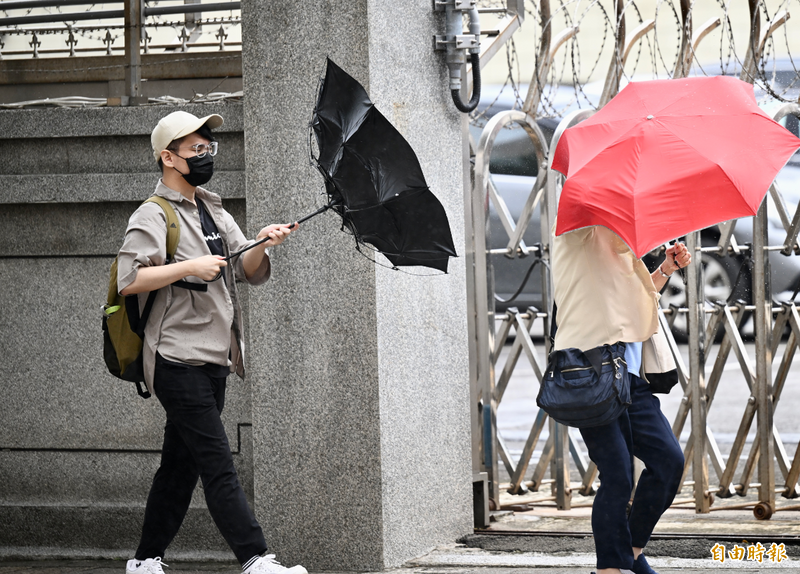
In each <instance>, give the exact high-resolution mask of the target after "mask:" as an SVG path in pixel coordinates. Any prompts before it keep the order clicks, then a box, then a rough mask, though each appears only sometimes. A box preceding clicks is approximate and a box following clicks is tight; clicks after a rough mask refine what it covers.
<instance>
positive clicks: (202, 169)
mask: <svg viewBox="0 0 800 574" xmlns="http://www.w3.org/2000/svg"><path fill="white" fill-rule="evenodd" d="M173 153H175V152H173ZM175 155H178V154H175ZM178 157H180V158H181V159H184V160H186V165H188V166H189V173H181V172H180V171H178V170H177V169H176V170H175V171H177V172H178V173H180V174H181V175H182V176H183V179H185V180H186V182H187V183H188V184H189V185H191V186H194V187H197V186H198V185H203V184H204V183H208V181H209V180H210V179H211V176H212V175H214V158H213V157H211V154H210V153H207V154H206V155H205V156H203V157H197V156H195V157H189V158H186V157H181V156H179V155H178Z"/></svg>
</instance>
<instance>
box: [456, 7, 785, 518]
mask: <svg viewBox="0 0 800 574" xmlns="http://www.w3.org/2000/svg"><path fill="white" fill-rule="evenodd" d="M760 5H761V3H760V2H758V1H756V0H751V1H750V3H749V8H750V13H751V15H753V14H755V15H758V14H759V9H760ZM615 8H616V10H617V20H616V21H617V27H618V33H617V34H616V38H617V41H616V46H615V56H616V57H615V59H614V61H612V64H611V66H610V67H609V71H608V74H607V76H606V80H605V84H604V89H603V94H602V97H601V99H600V106H602V105H603V104H605V103H607V102H608V100H610V99H611V97H613V95H614V94H616V92H617V91H618V88H619V82H620V78H621V77H622V73H623V72H622V70H623V69H624V66H625V62H626V59H627V57H628V55H629V54H630V53H631V49H632V47H633V46H635V44H636V43H637V42H639V41H641V39H642V38H643V37H644V36H645V35H646V34H647V33H648V32H649V31H650V30H652V24H648V23H647V22H644V23H643V24H642V25H640V26H639V27H638V28H637V29H636V30H634V32H633V33H632V34H630V35H629V36H627V38H626V37H625V35H624V10H625V5H623V4H622V3H617V4H616V5H615ZM681 8H682V13H683V17H684V20H683V21H684V23H685V22H687V21H688V25H685V26H684V28H683V32H684V35H683V40H682V42H681V52H680V57H679V58H677V59H676V66H675V69H674V70H673V77H681V76H685V75H687V73H688V70H689V64H690V63H691V59H692V53H693V51H694V50H695V49H696V48H697V46H698V44H699V42H701V41H702V40H703V38H705V37H706V36H707V35H708V33H709V31H710V30H712V29H713V28H714V27H715V25H714V22H713V21H712V22H709V23H707V24H706V25H704V26H703V27H701V28H700V30H699V31H697V32H696V33H695V34H692V30H691V19H690V15H691V5H690V4H689V3H688V2H687V3H683V2H682V3H681ZM539 10H540V15H541V16H542V22H546V21H547V19H546V17H545V16H547V15H548V14H549V5H548V2H547V0H542V1H541V2H540V4H539ZM787 19H788V13H778V14H776V15H775V16H774V17H773V19H772V20H771V21H768V22H767V24H768V26H766V28H765V30H764V31H763V32H762V31H761V30H760V27H759V26H757V25H754V26H752V29H751V35H750V43H749V49H748V50H747V54H746V56H745V58H744V63H743V66H742V71H741V74H740V77H741V78H742V79H744V80H748V79H750V80H751V81H752V78H753V77H755V72H754V70H755V66H756V63H757V62H758V61H759V60H760V58H761V56H762V51H763V49H764V46H765V45H766V41H767V39H768V38H769V35H770V34H772V33H774V32H775V31H776V30H777V29H779V28H780V26H782V25H784V24H785V22H786V20H787ZM753 21H754V22H755V21H756V19H755V17H754V19H753ZM716 25H719V23H718V22H717V24H716ZM619 28H622V33H620V32H619ZM577 33H578V30H577V29H576V28H575V29H572V30H567V31H565V32H564V33H562V34H561V35H559V36H558V37H556V38H555V39H551V38H550V36H549V34H548V33H546V31H545V30H543V32H542V35H541V49H540V52H539V53H540V56H542V57H539V58H537V69H536V71H535V72H534V79H533V81H532V82H531V87H530V88H529V91H528V95H527V98H526V101H525V104H524V105H523V106H522V109H521V110H508V111H502V112H499V113H497V114H495V115H494V116H493V117H492V118H491V119H490V120H489V122H488V123H487V125H486V126H485V127H484V129H483V131H482V133H481V136H480V139H479V141H477V142H471V143H472V147H473V151H474V153H475V164H474V178H473V189H472V192H471V194H470V195H469V201H468V202H467V211H468V218H467V220H468V227H469V229H468V231H469V232H471V234H472V237H473V247H474V250H473V251H471V252H470V253H468V256H469V257H470V258H471V261H470V263H471V264H472V265H471V267H472V269H473V270H474V274H473V276H472V277H471V278H470V282H469V287H470V297H471V298H472V304H473V305H474V310H475V311H474V314H473V315H472V316H471V329H472V333H473V345H474V348H473V353H472V356H473V377H472V398H473V418H472V420H473V433H472V434H473V461H474V462H473V468H474V472H475V475H476V480H478V479H479V478H480V477H483V478H485V479H486V482H487V484H488V497H489V499H490V500H491V501H492V503H494V505H495V507H497V506H499V501H500V491H501V488H502V489H505V490H507V491H508V492H510V493H512V494H519V493H522V492H524V491H526V490H527V489H531V490H534V491H535V490H539V489H540V488H541V487H542V486H543V485H544V484H550V486H551V489H552V495H551V496H544V495H543V496H542V497H541V498H540V500H542V499H544V500H547V499H550V500H555V503H556V505H557V507H558V508H559V509H569V508H570V506H571V498H572V492H573V489H576V490H577V491H578V492H580V493H581V494H583V495H590V494H592V493H593V484H594V483H595V481H596V479H597V469H596V467H595V465H594V464H593V463H591V462H590V461H589V460H588V457H587V455H586V454H585V453H584V452H583V451H582V447H581V444H580V443H579V441H578V436H579V435H578V434H577V433H576V432H575V431H574V430H573V431H572V432H570V431H569V429H568V428H567V427H564V426H563V425H560V424H556V423H554V421H551V420H549V419H548V417H547V416H546V414H545V413H544V412H543V411H541V410H539V409H535V410H534V411H533V412H531V417H530V421H529V426H528V428H529V429H530V430H529V431H527V433H526V434H527V439H526V440H525V442H524V446H523V447H522V450H521V453H520V454H519V455H518V456H515V453H514V452H512V451H511V449H509V447H508V446H507V445H506V442H505V441H504V439H503V436H502V434H501V433H499V432H498V425H497V409H498V406H499V405H500V404H501V402H502V401H503V397H504V394H505V392H506V389H507V388H508V385H509V382H510V381H511V380H512V378H513V377H514V376H515V372H517V371H518V370H519V366H520V362H525V363H527V364H526V365H525V366H526V367H529V368H530V370H531V371H532V372H533V374H534V377H535V378H536V379H537V380H541V376H542V372H543V371H544V367H545V364H546V357H547V353H548V352H549V350H550V349H549V348H548V346H549V341H548V338H547V337H541V338H539V337H535V336H533V335H532V333H533V332H536V333H548V332H549V320H550V317H549V310H550V309H551V308H552V290H551V285H550V276H549V266H548V260H549V245H550V238H551V235H550V231H551V225H552V223H553V218H554V215H555V206H556V205H557V197H558V192H559V190H560V186H561V184H562V183H563V176H561V175H560V174H558V173H557V172H553V171H552V170H550V169H548V167H549V157H550V150H552V149H554V148H555V146H556V145H557V142H558V138H559V137H560V134H561V133H563V131H564V130H565V129H566V128H567V127H569V126H570V125H574V124H576V123H578V122H580V121H582V120H583V119H585V118H587V117H589V116H590V115H591V114H592V113H593V111H591V110H579V111H576V112H573V113H571V114H569V115H567V116H566V117H564V118H563V119H562V120H561V122H560V123H559V125H558V128H557V129H556V131H555V134H554V136H553V138H552V140H551V142H550V144H549V145H548V143H547V140H546V138H545V137H544V135H543V134H542V131H541V129H540V128H539V126H538V124H537V122H536V121H535V118H534V115H533V114H534V113H535V111H536V109H537V105H538V103H539V101H540V97H541V94H542V89H543V85H542V82H541V80H542V79H543V78H545V77H547V75H548V73H549V66H550V65H551V64H552V62H553V60H554V56H555V53H556V52H557V51H558V49H559V48H560V47H562V46H563V45H564V44H565V42H566V41H567V40H568V39H569V38H570V37H572V36H574V35H575V34H577ZM598 107H599V106H598ZM787 116H795V117H800V106H798V105H797V104H793V103H787V104H785V105H783V106H782V107H781V108H780V109H779V110H778V111H777V112H776V113H775V114H774V118H775V119H776V120H781V119H783V118H785V117H787ZM511 125H516V126H520V127H521V128H522V129H524V130H525V131H526V132H527V134H528V136H529V137H530V140H531V142H532V143H533V147H534V150H535V159H534V158H531V161H536V162H537V164H538V166H539V170H538V175H537V177H536V179H535V183H534V184H533V185H532V187H531V190H530V194H529V195H528V198H527V201H526V202H525V204H524V207H523V209H522V211H521V215H520V216H519V217H518V218H517V220H516V221H515V220H514V218H513V217H512V216H511V213H510V211H509V209H508V207H507V206H506V204H505V202H504V200H503V198H502V197H501V195H500V194H499V193H498V191H497V189H496V187H495V185H494V183H493V181H492V177H491V174H490V172H489V160H490V157H491V154H492V150H493V146H494V143H495V140H496V138H497V135H498V134H499V133H500V131H501V130H502V129H503V128H504V127H506V126H511ZM768 202H771V203H772V205H773V206H774V209H776V210H777V212H778V214H779V217H780V220H781V224H782V228H783V229H782V235H781V236H780V237H775V236H773V237H768V233H767V229H768V226H767V204H768ZM490 204H491V205H493V206H494V208H495V211H496V212H497V215H498V217H499V220H500V222H501V224H502V226H503V229H504V231H505V233H506V234H507V237H508V244H507V246H506V247H505V248H504V249H500V250H494V251H493V250H490V249H487V248H486V245H487V221H488V214H489V206H490ZM535 210H539V215H540V218H539V219H540V225H541V237H542V241H541V243H540V244H537V245H535V246H529V245H526V244H525V242H524V241H523V239H522V237H523V234H524V232H525V230H526V227H527V226H528V225H529V224H531V216H532V214H533V213H534V211H535ZM737 224H738V225H740V226H741V225H745V224H749V222H745V221H739V222H738V223H737V222H736V221H733V222H727V223H725V224H722V225H720V226H719V228H720V229H719V231H720V233H719V240H718V241H717V243H716V244H714V245H703V242H702V241H701V236H700V232H697V233H694V234H691V235H690V236H688V237H687V246H688V248H689V249H690V250H691V251H692V252H693V253H694V254H695V255H694V262H693V264H692V265H691V266H690V268H689V269H687V280H686V283H687V285H686V295H687V297H686V299H687V302H686V307H683V308H677V307H674V306H673V307H670V308H668V309H662V310H660V311H659V320H660V322H661V324H662V328H663V330H664V332H665V333H666V334H667V338H668V340H669V344H670V347H671V349H672V352H673V355H674V357H675V359H676V363H677V365H678V371H679V379H680V387H676V388H675V389H673V391H672V393H681V392H682V395H683V396H682V397H681V400H680V404H679V406H678V409H677V413H676V414H675V417H674V420H673V421H672V424H673V432H674V433H675V434H676V436H678V437H681V435H682V434H684V433H685V431H688V440H686V441H685V445H684V453H685V456H686V468H685V473H684V485H685V486H687V487H691V491H692V496H691V498H690V499H685V500H678V501H676V503H677V504H682V503H683V504H685V503H692V504H693V505H694V507H695V509H696V511H697V512H703V513H705V512H709V511H710V510H711V508H712V505H713V504H714V502H715V500H716V499H717V498H730V497H732V496H734V495H740V496H744V495H747V494H748V493H751V492H753V491H754V492H755V493H756V495H757V500H756V501H749V502H747V503H742V504H739V505H731V504H727V503H726V505H725V507H726V508H731V507H744V506H747V507H751V506H752V507H754V509H753V511H754V514H755V516H756V517H757V518H761V519H766V518H769V517H770V516H771V515H772V514H773V512H775V511H778V510H797V509H800V504H798V505H793V504H791V503H788V504H787V503H783V502H782V503H781V504H780V505H778V504H777V500H776V494H780V496H781V497H782V498H784V499H792V498H796V497H797V496H798V495H800V491H798V485H797V482H798V478H800V456H798V455H799V454H800V445H798V447H797V450H796V452H794V453H792V454H791V455H790V453H788V452H787V450H786V447H785V443H784V442H783V440H782V439H781V435H780V433H779V431H778V429H777V427H776V425H775V422H774V412H775V409H776V407H777V406H778V404H779V401H780V399H781V395H782V392H783V390H784V389H785V388H786V385H787V383H789V384H791V382H792V381H790V380H789V372H790V368H791V365H792V361H793V359H794V356H795V354H796V352H797V349H798V346H800V313H798V308H797V305H796V304H795V303H794V297H792V298H791V300H790V301H782V302H776V301H773V293H772V291H771V286H770V259H769V253H770V252H774V251H780V252H781V253H782V254H783V255H784V256H786V257H796V256H798V255H800V246H798V243H797V237H798V233H799V232H800V206H798V208H797V209H796V211H795V213H793V214H792V213H789V212H788V211H787V209H786V207H785V203H784V201H783V197H782V195H781V193H780V190H779V189H778V188H777V186H776V185H775V184H773V186H772V187H771V189H770V193H769V194H768V195H767V197H766V198H765V200H764V202H763V204H762V206H761V208H760V209H759V212H758V215H757V216H756V217H754V218H753V223H752V226H753V235H752V237H753V241H752V243H751V244H748V245H738V244H737V243H736V240H735V238H734V236H733V231H734V227H735V226H736V225H737ZM497 252H502V253H503V254H506V255H507V256H510V257H513V258H518V257H519V256H530V257H535V258H538V259H539V260H540V261H541V263H542V265H541V266H540V268H541V270H542V275H541V276H542V279H541V282H542V285H541V293H542V307H543V308H542V309H538V308H534V307H529V308H527V309H524V310H519V309H516V308H510V309H509V310H508V311H507V312H506V313H504V314H495V312H494V293H493V273H492V269H491V265H490V257H489V256H490V255H491V254H494V253H497ZM704 253H716V254H720V255H723V254H733V255H735V256H737V257H743V258H744V259H745V261H746V262H748V264H749V265H750V269H751V272H750V275H751V280H752V290H751V292H752V303H745V302H741V301H732V302H718V301H708V300H707V297H706V294H705V293H704V290H703V285H704V282H703V277H702V275H703V265H702V255H703V254H704ZM525 264H526V265H527V263H525ZM743 264H744V263H743ZM799 286H800V284H799ZM795 295H796V293H795ZM749 314H752V316H753V318H754V333H755V344H754V350H749V349H748V345H746V344H745V343H744V340H743V338H742V334H741V327H742V324H743V323H744V320H745V318H746V316H747V315H749ZM681 316H683V317H685V318H686V321H687V339H688V364H687V361H685V360H684V358H683V356H682V353H681V348H680V347H679V345H678V344H677V343H676V341H675V339H674V337H673V335H672V332H671V327H672V326H673V323H674V322H675V321H676V320H677V319H678V318H679V317H681ZM512 332H513V333H514V336H513V340H512V337H511V336H510V335H511V334H512ZM786 333H788V335H786V336H785V334H786ZM784 336H785V338H784ZM781 347H782V352H781V353H780V357H778V352H779V350H780V348H781ZM731 352H733V357H735V359H736V364H737V365H738V374H737V376H738V375H741V378H742V379H743V380H744V382H745V383H746V384H747V387H748V390H749V396H748V398H747V402H746V405H745V407H744V413H743V415H742V418H741V422H740V424H739V427H738V430H737V432H736V433H735V438H734V440H733V442H732V444H731V447H730V452H729V453H728V454H727V456H725V455H723V454H722V451H721V449H720V447H719V445H718V442H717V440H716V438H715V434H714V431H713V429H712V428H711V427H710V426H709V424H708V414H709V410H710V409H711V408H712V405H713V404H714V399H715V397H716V396H717V395H718V393H719V392H720V391H721V390H722V391H723V392H724V389H722V388H721V381H722V374H723V371H724V370H725V369H726V363H728V359H729V357H731ZM546 426H547V428H548V437H547V439H546V440H543V439H542V434H543V431H544V429H545V427H546ZM753 427H754V428H755V438H754V440H752V441H751V442H748V435H749V434H750V431H751V429H753ZM697 437H699V439H698V438H697ZM537 448H538V449H540V453H541V454H540V455H539V456H538V459H537V458H535V457H534V453H535V452H536V451H537ZM709 462H710V463H711V467H712V468H713V470H714V476H715V478H716V480H715V481H714V483H713V484H712V482H711V478H710V473H709ZM500 465H502V466H503V467H504V470H505V471H506V473H507V474H508V477H509V479H508V480H507V481H506V482H502V478H501V470H500V469H501V466H500ZM548 471H549V480H548V479H546V478H545V477H546V476H547V475H548ZM737 472H738V475H737ZM571 473H572V474H573V476H574V475H575V473H577V475H578V476H579V477H580V483H579V484H576V483H575V482H574V481H573V480H571V479H570V474H571ZM501 482H502V484H501ZM720 506H721V505H719V504H718V505H717V507H720Z"/></svg>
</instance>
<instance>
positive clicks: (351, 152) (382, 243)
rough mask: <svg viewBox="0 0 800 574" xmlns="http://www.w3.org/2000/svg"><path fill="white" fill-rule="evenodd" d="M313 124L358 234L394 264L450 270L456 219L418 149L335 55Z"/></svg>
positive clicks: (329, 183)
mask: <svg viewBox="0 0 800 574" xmlns="http://www.w3.org/2000/svg"><path fill="white" fill-rule="evenodd" d="M311 126H312V128H313V130H314V135H315V136H316V141H317V147H318V154H319V155H318V157H316V158H314V160H315V161H316V163H317V167H318V168H319V170H320V172H321V173H322V174H323V176H324V177H325V186H326V190H327V193H328V196H329V199H330V202H331V204H332V207H331V208H332V209H334V210H336V211H337V212H338V213H339V215H341V216H342V219H343V221H344V225H346V226H347V227H348V228H349V229H350V230H351V231H352V232H353V234H354V236H355V237H356V239H357V240H358V241H359V242H363V243H370V244H371V245H373V246H374V247H375V248H376V249H378V250H379V251H380V252H381V253H383V254H384V255H385V256H386V258H387V259H389V261H390V262H391V263H392V264H393V265H394V266H401V265H422V266H426V267H431V268H433V269H438V270H441V271H444V272H447V263H448V260H449V258H450V257H455V256H456V251H455V247H454V246H453V238H452V235H451V233H450V223H449V222H448V220H447V215H446V213H445V211H444V207H442V204H441V203H440V202H439V200H438V199H436V196H434V195H433V193H432V192H431V190H430V189H429V188H428V185H427V183H425V177H424V175H423V174H422V169H421V167H420V165H419V160H418V159H417V156H416V154H414V150H412V149H411V146H410V145H409V144H408V142H407V141H406V140H405V139H404V138H403V136H402V135H401V134H400V132H398V131H397V130H396V129H395V127H394V126H393V125H392V124H391V123H389V121H388V120H387V119H386V118H385V117H384V116H383V114H381V113H380V112H379V111H378V110H377V108H376V107H375V105H374V104H373V103H372V101H370V99H369V96H368V95H367V92H366V90H364V88H363V87H362V86H361V84H359V83H358V82H357V81H356V80H355V79H353V78H352V77H351V76H350V75H349V74H347V73H346V72H345V71H344V70H342V69H341V68H340V67H339V66H337V65H336V64H335V63H334V62H333V61H331V60H330V59H328V62H327V70H326V72H325V79H324V80H323V82H322V84H321V86H320V91H319V97H318V99H317V105H316V107H315V108H314V115H313V118H312V122H311Z"/></svg>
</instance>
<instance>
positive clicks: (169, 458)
mask: <svg viewBox="0 0 800 574" xmlns="http://www.w3.org/2000/svg"><path fill="white" fill-rule="evenodd" d="M226 371H227V367H224V368H220V366H219V365H206V366H203V367H193V366H189V365H184V364H181V363H174V362H172V361H167V360H165V359H163V358H162V357H161V356H160V355H157V357H156V371H155V380H154V383H155V384H154V387H155V392H156V396H157V397H158V400H159V401H161V404H162V406H163V407H164V410H166V411H167V425H166V427H165V428H164V446H163V448H162V450H161V466H160V467H159V469H158V471H157V472H156V475H155V478H154V479H153V486H152V487H151V489H150V495H149V496H148V498H147V507H146V509H145V513H144V525H143V527H142V539H141V542H140V543H139V548H138V550H137V551H136V554H135V557H136V559H137V560H145V559H147V558H155V557H156V556H164V552H165V551H166V549H167V546H169V544H170V542H172V539H173V538H174V537H175V535H176V534H177V533H178V529H179V528H180V526H181V523H183V519H184V518H185V516H186V512H187V510H188V509H189V503H190V502H191V500H192V493H193V492H194V489H195V487H196V486H197V480H198V478H200V479H202V481H203V493H204V494H205V498H206V505H207V506H208V510H209V512H210V513H211V517H212V518H213V519H214V522H215V523H216V525H217V528H218V529H219V531H220V533H221V534H222V537H223V538H224V539H225V541H226V542H227V543H228V545H229V546H230V547H231V550H233V553H234V554H235V555H236V558H237V559H238V560H239V562H240V563H242V564H244V563H245V562H247V561H248V560H250V559H251V558H252V557H253V556H256V555H258V554H262V553H263V552H265V551H266V549H267V544H266V542H265V541H264V535H263V533H262V531H261V526H259V524H258V522H257V521H256V519H255V517H254V516H253V513H252V512H251V510H250V506H249V505H248V504H247V498H246V497H245V494H244V490H243V489H242V487H241V485H240V483H239V477H238V475H237V474H236V468H235V467H234V466H233V456H232V455H231V448H230V445H229V444H228V437H227V436H226V434H225V428H224V427H223V425H222V420H221V419H220V414H221V413H222V408H223V406H224V404H225V383H226V381H225V375H226V374H227V373H226Z"/></svg>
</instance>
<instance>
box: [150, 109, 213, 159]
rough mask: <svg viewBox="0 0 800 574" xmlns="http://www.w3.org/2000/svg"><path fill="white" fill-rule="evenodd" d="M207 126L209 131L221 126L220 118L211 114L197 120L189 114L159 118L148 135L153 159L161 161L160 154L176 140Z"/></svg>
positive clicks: (175, 114)
mask: <svg viewBox="0 0 800 574" xmlns="http://www.w3.org/2000/svg"><path fill="white" fill-rule="evenodd" d="M206 124H208V127H209V128H211V129H214V128H218V127H219V126H221V125H222V116H220V115H217V114H211V115H210V116H205V117H202V118H198V117H197V116H195V115H192V114H190V113H189V112H172V113H171V114H169V115H167V116H164V117H163V118H161V121H160V122H158V125H157V126H156V127H155V129H154V130H153V133H152V134H151V135H150V143H152V144H153V157H154V158H155V159H156V161H158V160H160V159H161V152H162V151H164V150H165V149H167V146H168V145H169V144H170V143H171V142H173V141H174V140H176V139H179V138H182V137H183V136H188V135H189V134H191V133H194V132H196V131H197V130H199V129H200V128H201V127H203V126H204V125H206Z"/></svg>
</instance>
